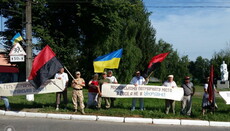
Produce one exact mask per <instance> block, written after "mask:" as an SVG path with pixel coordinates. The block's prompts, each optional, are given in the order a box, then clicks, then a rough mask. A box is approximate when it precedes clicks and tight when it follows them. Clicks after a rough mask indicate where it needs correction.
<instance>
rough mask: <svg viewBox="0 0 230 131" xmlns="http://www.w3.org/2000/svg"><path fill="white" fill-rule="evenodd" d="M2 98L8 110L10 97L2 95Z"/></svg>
mask: <svg viewBox="0 0 230 131" xmlns="http://www.w3.org/2000/svg"><path fill="white" fill-rule="evenodd" d="M1 99H2V100H3V101H4V104H5V107H6V110H10V103H9V100H8V98H7V97H5V96H1Z"/></svg>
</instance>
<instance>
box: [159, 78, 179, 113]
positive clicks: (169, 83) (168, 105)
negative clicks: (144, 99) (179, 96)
mask: <svg viewBox="0 0 230 131" xmlns="http://www.w3.org/2000/svg"><path fill="white" fill-rule="evenodd" d="M162 86H165V87H171V88H175V87H177V84H176V82H175V81H173V75H168V80H167V81H165V82H164V84H163V85H162ZM170 108H171V110H172V112H173V114H175V101H174V100H168V99H166V100H165V113H166V114H168V113H169V110H170Z"/></svg>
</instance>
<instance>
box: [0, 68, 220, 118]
mask: <svg viewBox="0 0 230 131" xmlns="http://www.w3.org/2000/svg"><path fill="white" fill-rule="evenodd" d="M101 75H102V76H101V78H100V79H99V75H98V74H94V75H93V78H92V79H91V80H90V81H89V83H88V86H89V88H88V102H87V107H88V108H96V109H100V108H101V104H102V99H104V101H105V108H106V109H109V108H110V107H113V106H114V101H115V98H106V97H102V91H101V88H102V85H103V84H107V83H112V84H118V81H117V79H116V77H115V76H113V72H112V70H109V71H108V72H103V73H102V74H101ZM55 79H60V80H62V81H63V86H64V87H65V89H64V90H63V92H57V93H56V110H59V108H60V107H59V106H60V103H61V96H63V101H64V105H65V108H66V107H67V103H68V101H67V86H68V82H69V78H68V75H67V73H65V72H64V68H61V69H60V70H59V72H58V73H56V75H55ZM173 79H174V76H173V75H168V79H167V80H166V81H165V82H164V83H163V85H162V86H165V87H171V88H177V84H176V82H175V81H174V80H173ZM148 81H149V79H148V78H144V77H143V76H141V73H140V71H136V72H135V76H134V77H133V78H132V79H131V81H130V84H133V85H134V86H138V85H146V84H148ZM208 81H209V77H208V78H206V83H205V84H204V94H203V100H202V113H203V114H204V113H205V112H206V110H207V109H210V107H212V106H211V104H212V103H211V102H210V101H209V100H208V98H209V95H208V91H207V90H208ZM84 86H86V83H85V80H84V79H83V78H81V73H80V72H79V71H77V72H75V78H74V79H73V81H72V83H71V87H72V88H73V91H72V102H73V105H74V112H77V111H78V102H79V107H80V112H81V113H82V114H85V111H84V108H85V105H84V95H83V87H84ZM181 87H182V88H183V90H184V96H183V99H182V101H181V114H182V115H188V116H190V115H191V113H192V96H193V95H194V94H195V87H194V85H193V83H192V82H191V81H190V77H189V76H186V77H185V78H184V82H183V84H182V85H181ZM214 90H215V91H216V92H217V93H218V91H217V90H216V89H215V88H214ZM1 99H2V100H4V103H5V106H6V110H10V105H9V101H8V99H7V98H6V97H3V96H2V97H1ZM137 99H139V103H140V110H141V111H143V110H144V98H133V99H132V105H131V111H134V110H135V109H136V101H137ZM214 107H217V105H215V106H214ZM170 111H171V112H172V113H173V114H175V101H174V100H168V99H166V100H165V113H166V114H169V112H170Z"/></svg>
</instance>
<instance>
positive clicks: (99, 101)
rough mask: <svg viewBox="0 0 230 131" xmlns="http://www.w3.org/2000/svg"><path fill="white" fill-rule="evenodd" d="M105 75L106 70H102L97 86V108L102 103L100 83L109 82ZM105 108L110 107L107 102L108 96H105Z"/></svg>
mask: <svg viewBox="0 0 230 131" xmlns="http://www.w3.org/2000/svg"><path fill="white" fill-rule="evenodd" d="M106 77H107V73H106V72H103V73H102V78H101V79H100V80H99V88H98V97H97V102H98V103H97V106H96V107H97V109H100V108H101V103H102V97H101V96H102V92H101V88H102V85H103V84H108V83H110V80H109V79H108V78H106ZM104 99H105V108H106V109H109V108H110V103H109V98H105V97H104Z"/></svg>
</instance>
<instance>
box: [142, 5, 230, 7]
mask: <svg viewBox="0 0 230 131" xmlns="http://www.w3.org/2000/svg"><path fill="white" fill-rule="evenodd" d="M145 7H148V8H230V6H199V5H188V6H186V5H182V6H177V5H170V6H164V5H162V6H157V5H156V6H151V5H146V6H145Z"/></svg>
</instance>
